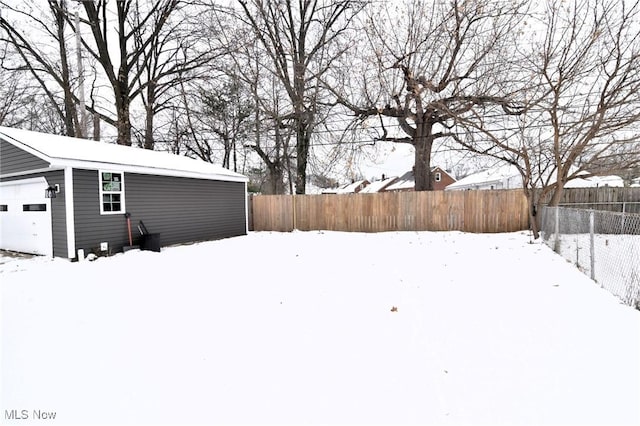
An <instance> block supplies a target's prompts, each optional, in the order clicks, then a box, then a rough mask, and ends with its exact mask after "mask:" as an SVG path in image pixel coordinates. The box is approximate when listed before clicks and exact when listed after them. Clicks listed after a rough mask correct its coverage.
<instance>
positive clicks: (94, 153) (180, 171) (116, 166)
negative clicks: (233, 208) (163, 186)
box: [0, 127, 248, 182]
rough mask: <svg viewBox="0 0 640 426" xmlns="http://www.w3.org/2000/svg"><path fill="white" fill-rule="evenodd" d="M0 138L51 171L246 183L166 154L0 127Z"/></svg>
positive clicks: (210, 166)
mask: <svg viewBox="0 0 640 426" xmlns="http://www.w3.org/2000/svg"><path fill="white" fill-rule="evenodd" d="M0 138H2V139H4V140H6V141H7V142H8V143H10V144H12V145H14V146H16V147H17V148H19V149H22V150H24V151H26V152H28V153H29V154H32V155H34V156H36V157H38V158H41V159H42V160H44V161H46V162H48V163H49V164H50V168H51V169H60V168H65V167H73V168H78V169H89V170H100V169H113V170H122V171H123V172H128V173H140V174H150V175H162V176H174V177H186V178H195V179H209V180H222V181H232V182H247V181H248V179H247V177H245V176H243V175H241V174H239V173H235V172H232V171H230V170H227V169H225V168H223V167H221V166H218V165H215V164H211V163H207V162H205V161H202V160H195V159H192V158H188V157H185V156H180V155H175V154H171V153H168V152H160V151H149V150H144V149H141V148H134V147H127V146H122V145H116V144H110V143H105V142H96V141H91V140H85V139H76V138H70V137H66V136H60V135H49V134H44V133H38V132H31V131H28V130H21V129H13V128H9V127H0Z"/></svg>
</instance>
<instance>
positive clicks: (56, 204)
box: [2, 170, 68, 257]
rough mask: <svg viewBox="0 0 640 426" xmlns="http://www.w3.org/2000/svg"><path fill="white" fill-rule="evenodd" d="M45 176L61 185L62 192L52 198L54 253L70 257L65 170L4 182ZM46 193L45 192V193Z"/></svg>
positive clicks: (51, 181) (51, 182)
mask: <svg viewBox="0 0 640 426" xmlns="http://www.w3.org/2000/svg"><path fill="white" fill-rule="evenodd" d="M40 176H44V178H45V179H46V180H47V182H48V183H49V184H50V185H55V184H58V185H60V193H59V194H57V195H56V198H52V199H51V222H52V232H53V255H54V256H56V257H68V253H67V211H66V208H65V194H66V188H65V186H64V171H62V170H55V171H51V172H43V173H30V174H25V175H21V176H14V177H11V178H4V179H2V182H9V181H14V180H22V179H30V178H35V177H40ZM43 195H44V194H43Z"/></svg>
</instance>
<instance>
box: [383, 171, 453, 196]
mask: <svg viewBox="0 0 640 426" xmlns="http://www.w3.org/2000/svg"><path fill="white" fill-rule="evenodd" d="M455 181H456V180H455V179H454V178H453V176H451V175H450V174H449V173H447V172H446V171H445V170H443V169H442V168H440V167H438V166H436V167H432V168H431V185H432V188H433V190H434V191H442V190H443V189H445V188H446V187H447V186H448V185H450V184H452V183H454V182H455ZM415 187H416V180H415V176H414V174H413V170H410V171H408V172H407V173H405V174H403V175H402V176H400V177H399V178H398V179H397V180H396V181H395V182H394V183H393V184H391V185H389V186H387V187H386V188H385V191H413V190H414V189H415Z"/></svg>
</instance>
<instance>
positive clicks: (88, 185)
mask: <svg viewBox="0 0 640 426" xmlns="http://www.w3.org/2000/svg"><path fill="white" fill-rule="evenodd" d="M247 180H248V179H247V178H246V176H243V175H241V174H239V173H236V172H233V171H230V170H228V169H225V168H223V167H221V166H219V165H216V164H212V163H207V162H204V161H202V160H197V159H193V158H188V157H185V156H181V155H175V154H172V153H168V152H159V151H151V150H147V149H141V148H135V147H129V146H123V145H118V144H115V143H107V142H98V141H91V140H86V139H76V138H70V137H66V136H61V135H50V134H44V133H38V132H32V131H28V130H23V129H14V128H9V127H2V126H0V191H1V192H0V223H1V228H0V248H2V249H7V250H14V251H20V252H27V253H37V254H43V255H48V256H54V257H63V258H67V259H78V256H79V255H80V254H82V255H87V254H88V253H93V254H94V255H98V256H111V255H114V254H116V253H121V252H123V251H125V247H131V246H141V245H142V242H144V241H146V238H148V237H145V235H143V234H146V233H149V234H153V235H154V238H155V240H156V241H157V240H159V244H157V245H159V246H161V247H162V246H169V245H174V244H184V243H192V242H196V241H205V240H215V239H220V238H229V237H235V236H240V235H246V234H247V232H248V231H247ZM47 189H49V190H50V192H49V194H48V195H49V196H50V197H51V198H46V197H45V192H46V190H47ZM141 224H144V228H143V227H142V226H140V225H141ZM142 229H144V230H145V231H144V232H143V231H141V230H142Z"/></svg>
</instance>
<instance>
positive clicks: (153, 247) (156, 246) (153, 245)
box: [140, 234, 160, 252]
mask: <svg viewBox="0 0 640 426" xmlns="http://www.w3.org/2000/svg"><path fill="white" fill-rule="evenodd" d="M140 248H141V249H142V250H148V251H156V252H160V234H144V235H142V237H141V239H140Z"/></svg>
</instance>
